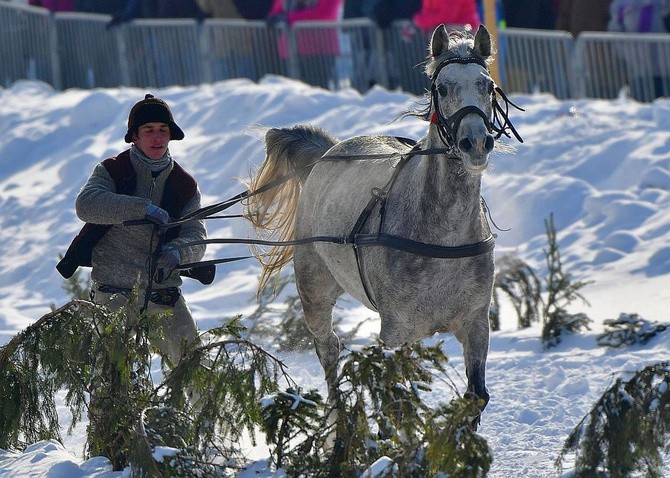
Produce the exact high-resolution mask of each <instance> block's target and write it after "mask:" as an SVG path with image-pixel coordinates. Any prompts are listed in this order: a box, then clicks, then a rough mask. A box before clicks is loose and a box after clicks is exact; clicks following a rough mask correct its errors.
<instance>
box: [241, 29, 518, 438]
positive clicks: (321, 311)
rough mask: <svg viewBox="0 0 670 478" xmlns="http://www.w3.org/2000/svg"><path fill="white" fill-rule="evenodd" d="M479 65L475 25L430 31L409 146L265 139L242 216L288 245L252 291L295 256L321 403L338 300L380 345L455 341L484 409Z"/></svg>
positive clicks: (487, 119) (304, 137)
mask: <svg viewBox="0 0 670 478" xmlns="http://www.w3.org/2000/svg"><path fill="white" fill-rule="evenodd" d="M490 57H491V38H490V36H489V32H488V31H487V30H486V28H484V27H483V26H482V27H480V28H479V29H478V31H477V33H476V35H475V36H474V38H473V37H472V36H471V35H468V34H458V33H451V34H449V33H448V32H447V30H446V29H445V28H444V26H442V25H441V26H439V27H438V28H437V29H436V30H435V31H434V32H433V34H432V38H431V40H430V45H429V55H428V59H427V62H426V67H425V71H426V74H427V75H428V76H429V77H430V78H431V83H432V84H431V90H430V92H428V94H427V98H428V99H429V100H430V101H429V103H428V105H427V106H426V109H425V110H424V111H422V112H419V113H416V114H417V116H421V117H423V118H425V119H426V120H427V121H429V122H430V124H429V127H428V134H427V135H426V136H425V137H424V138H422V139H421V140H420V141H418V143H416V144H413V142H412V141H410V140H405V139H402V138H395V137H387V136H360V137H355V138H351V139H348V140H346V141H342V142H339V141H338V140H337V139H335V138H333V137H332V136H331V135H329V134H328V133H326V132H324V131H322V130H320V129H318V128H316V127H312V126H309V125H299V126H295V127H292V128H273V129H270V130H269V131H268V132H267V133H266V136H265V146H266V154H267V156H266V159H265V162H264V163H263V164H262V166H261V168H260V169H259V172H258V174H257V175H256V176H255V177H254V178H253V179H252V182H251V190H259V189H260V190H261V191H263V192H262V193H259V194H256V195H252V196H251V198H250V199H249V204H248V217H249V218H250V220H251V221H252V222H253V224H254V226H255V227H256V228H257V230H259V232H260V230H264V231H266V234H267V235H266V237H273V238H275V239H278V240H281V241H296V242H297V243H298V244H297V245H295V246H294V247H285V246H277V247H274V248H272V249H271V250H269V252H266V254H264V255H260V254H259V255H258V257H259V259H260V260H261V262H262V264H263V266H264V267H263V275H262V277H261V289H262V287H264V285H265V284H266V283H267V281H268V279H269V278H270V277H271V276H272V275H273V274H275V273H277V272H278V271H279V270H280V269H281V267H282V266H283V265H285V264H286V263H288V262H289V261H290V260H291V259H293V263H294V270H295V278H296V285H297V289H298V293H299V295H300V299H301V301H302V306H303V308H304V313H305V321H306V323H307V327H308V328H309V330H310V332H311V333H312V334H313V335H314V339H315V344H316V352H317V354H318V356H319V359H320V361H321V365H322V366H323V369H324V371H325V373H326V379H327V382H328V384H329V393H330V394H331V398H333V394H334V393H335V392H336V390H335V385H334V382H335V378H336V375H337V361H338V358H339V353H340V343H339V340H338V337H337V336H336V334H335V333H334V331H333V327H332V309H333V306H334V304H335V301H336V299H337V298H338V297H339V296H340V295H342V294H343V293H344V292H345V291H346V292H348V293H349V294H351V295H352V296H353V297H355V298H356V299H358V300H359V301H360V302H362V303H363V304H365V305H366V306H367V307H370V308H371V309H374V310H377V311H378V312H379V315H380V316H381V332H380V339H381V340H382V341H383V342H385V343H386V344H387V345H389V346H398V345H401V344H403V343H411V342H413V341H416V340H420V339H422V338H425V337H429V336H431V335H433V334H435V333H437V332H450V333H453V334H454V335H455V336H456V338H457V339H458V340H459V342H460V343H461V344H462V346H463V352H464V357H465V368H466V375H467V379H468V392H467V395H468V396H472V397H473V398H479V399H480V400H481V402H480V403H481V405H482V410H483V407H484V406H486V403H487V402H488V400H489V394H488V392H487V389H486V385H485V368H486V358H487V354H488V347H489V317H488V315H489V304H490V302H491V292H492V287H493V277H494V264H493V236H492V234H491V231H490V229H489V225H488V222H487V220H486V217H485V210H484V207H483V204H482V200H481V196H480V188H481V174H482V172H483V171H484V170H486V168H487V166H488V164H489V153H490V152H491V150H492V149H493V147H494V143H495V139H496V138H495V137H494V136H493V134H492V133H494V132H500V131H501V129H500V128H496V127H495V125H494V124H493V123H492V120H491V118H492V117H493V116H494V110H495V109H496V107H497V106H498V104H497V103H496V101H495V94H496V91H499V89H497V90H496V87H495V84H494V81H493V80H492V79H491V76H490V75H489V71H488V64H489V62H490V61H491V59H490ZM503 97H504V96H503ZM501 111H502V110H501ZM503 116H504V118H505V120H507V117H506V115H505V114H504V113H503ZM494 122H495V121H494ZM506 124H507V125H508V126H509V127H511V125H509V123H506ZM505 126H506V125H503V128H502V129H503V132H504V133H505V134H507V133H506V132H505V131H504V129H505ZM515 134H516V133H515ZM498 136H500V135H498ZM305 238H308V239H306V240H305ZM293 244H295V242H294V243H293ZM343 244H344V245H343ZM477 422H478V417H476V419H475V426H476V423H477Z"/></svg>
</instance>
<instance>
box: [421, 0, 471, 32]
mask: <svg viewBox="0 0 670 478" xmlns="http://www.w3.org/2000/svg"><path fill="white" fill-rule="evenodd" d="M414 23H415V24H416V26H418V27H419V28H421V29H422V30H425V31H430V30H432V29H433V28H435V27H436V26H438V25H439V24H440V23H444V24H445V25H470V26H472V29H473V30H476V29H477V27H478V26H479V24H480V23H481V20H480V18H479V13H478V12H477V5H476V4H475V0H423V2H422V5H421V10H419V11H418V12H417V13H416V14H415V15H414Z"/></svg>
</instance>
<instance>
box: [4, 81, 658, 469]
mask: <svg viewBox="0 0 670 478" xmlns="http://www.w3.org/2000/svg"><path fill="white" fill-rule="evenodd" d="M147 92H151V93H153V94H155V95H156V96H159V97H162V98H164V99H166V100H167V102H168V103H169V104H170V105H171V106H172V109H173V112H174V115H175V119H176V121H177V123H178V124H179V125H180V126H181V127H182V129H183V130H184V131H185V133H186V139H185V140H184V141H175V142H173V143H171V147H170V150H171V152H172V154H173V157H174V158H175V159H176V160H177V161H179V162H180V163H181V164H183V165H184V166H185V167H186V168H187V169H188V170H190V171H192V172H193V173H194V174H195V176H196V177H197V178H198V180H199V183H200V188H201V190H202V192H203V204H205V205H207V204H212V203H215V202H218V201H221V200H223V199H226V198H228V197H231V196H233V195H235V194H237V193H238V192H240V191H241V190H242V189H243V187H242V186H241V184H240V183H239V181H238V178H244V177H248V174H249V172H250V171H251V170H252V169H254V168H255V167H256V166H257V165H258V164H260V162H261V161H262V159H263V150H262V142H261V138H262V132H263V128H264V127H272V126H289V125H294V124H296V123H305V122H308V123H313V124H317V125H319V126H321V127H324V128H325V129H327V130H329V131H330V132H332V133H333V134H335V135H336V136H338V137H340V138H342V139H344V138H347V137H350V136H354V135H359V134H392V135H400V136H406V137H411V138H415V139H418V138H420V137H422V136H423V135H424V134H425V132H426V128H427V125H426V124H425V123H423V122H422V121H420V120H418V119H417V118H412V117H409V118H403V119H398V117H399V116H400V115H401V113H403V112H404V111H405V110H407V109H411V108H413V107H414V106H415V105H416V102H417V101H418V100H419V98H417V97H414V96H411V95H408V94H405V93H401V92H390V91H386V90H384V89H380V88H375V89H373V90H371V91H370V92H369V93H367V94H366V95H364V96H362V95H360V94H359V93H357V92H356V91H353V90H345V91H340V92H329V91H324V90H321V89H317V88H312V87H309V86H306V85H304V84H302V83H299V82H295V81H292V80H288V79H284V78H279V77H266V78H265V79H263V80H262V81H261V83H260V84H254V83H252V82H249V81H246V80H232V81H226V82H220V83H216V84H213V85H204V86H199V87H172V88H165V89H161V90H154V91H145V90H141V89H134V88H132V89H131V88H121V89H97V90H85V91H82V90H68V91H65V92H55V91H53V90H52V89H50V87H48V86H47V85H45V84H42V83H39V82H21V83H17V84H15V85H13V86H12V87H10V88H7V89H1V88H0V132H1V133H2V134H1V135H0V270H2V274H0V344H5V343H7V342H8V341H9V340H10V339H11V338H12V336H13V335H14V334H16V333H17V332H19V331H20V330H22V329H23V328H25V327H26V326H28V325H30V324H31V323H32V322H34V321H35V320H36V319H37V318H39V317H40V316H42V315H43V314H45V313H47V312H48V311H49V310H50V306H51V305H56V306H59V305H62V304H64V303H65V302H66V301H67V300H68V297H67V294H66V293H65V292H64V290H63V289H62V285H63V280H62V278H61V277H60V276H59V275H58V273H57V272H56V270H55V264H56V262H57V260H58V254H62V253H64V251H65V249H66V248H67V245H68V244H69V241H70V240H71V239H72V237H73V236H74V234H75V233H76V232H77V231H78V230H79V228H80V226H81V223H80V221H79V220H78V219H77V217H76V216H75V214H74V198H75V196H76V194H77V192H78V190H79V188H81V186H82V185H83V184H84V182H85V181H86V179H87V177H88V175H89V174H90V172H91V171H92V169H93V167H94V165H95V164H96V163H97V162H99V161H101V160H102V159H104V158H106V157H108V156H111V155H115V154H116V153H118V152H120V151H122V150H123V149H125V147H126V144H125V143H124V142H123V135H124V134H125V131H126V121H127V114H128V111H129V109H130V107H131V106H132V105H133V104H134V103H135V101H137V100H139V99H141V98H143V97H144V94H145V93H147ZM512 100H513V101H515V102H516V103H517V104H519V105H520V106H521V107H523V108H524V109H525V110H526V111H525V112H519V111H513V112H512V113H511V119H512V121H513V123H514V124H515V126H516V127H517V129H518V131H519V132H520V134H521V136H522V137H523V138H524V143H523V144H518V143H512V142H511V141H508V140H506V142H509V143H510V144H511V145H513V146H516V148H517V152H516V154H508V153H504V154H503V153H497V154H495V155H494V158H493V162H492V163H493V165H492V167H491V168H490V170H489V171H488V172H487V173H486V174H485V176H484V178H483V195H484V197H485V199H486V201H487V203H488V205H489V207H490V209H491V214H492V216H493V218H494V220H495V222H496V223H497V224H498V225H499V226H501V228H511V230H510V231H509V232H499V236H498V239H497V243H496V254H497V256H498V257H501V256H502V255H504V254H514V255H516V256H517V257H519V258H521V259H523V260H525V261H527V262H528V263H529V264H531V265H532V266H533V267H534V268H535V269H536V270H537V271H538V273H539V275H541V276H543V275H544V272H545V271H546V267H545V263H544V253H543V249H544V248H545V247H546V235H545V227H544V220H545V219H547V218H548V217H549V215H550V214H551V213H553V215H554V219H555V225H556V230H557V232H558V239H559V246H560V251H561V254H562V257H563V259H564V267H565V269H566V270H568V271H570V272H571V273H572V274H573V277H574V279H579V280H593V281H595V282H594V283H593V284H591V285H589V286H588V287H587V288H585V289H583V290H582V292H583V295H584V296H585V298H586V299H587V300H588V301H589V302H590V306H588V305H586V304H582V303H577V304H575V308H574V310H572V312H585V313H586V314H588V315H589V317H591V318H592V319H593V323H592V330H591V331H590V332H588V333H583V334H579V335H575V336H570V337H567V338H565V339H564V340H563V342H562V343H561V345H560V346H559V347H557V348H555V349H552V350H550V351H544V350H543V348H542V343H541V341H540V332H541V328H540V326H539V325H537V326H534V327H532V328H530V329H526V330H523V331H518V330H517V328H516V317H515V316H514V315H513V314H512V313H511V311H504V312H505V313H506V315H504V316H503V330H502V331H501V332H496V333H494V334H492V338H491V351H490V355H489V362H488V364H487V367H488V372H487V385H488V387H489V391H490V394H491V401H490V403H489V405H488V407H487V408H486V411H485V412H484V414H483V417H482V424H481V427H480V433H481V434H482V435H483V436H484V437H485V438H486V440H487V441H488V443H489V445H490V447H491V449H492V451H493V454H494V463H493V469H492V471H491V473H490V474H489V476H490V477H493V478H510V477H526V478H534V477H536V478H539V477H553V476H557V471H556V469H555V468H554V466H553V462H554V460H555V459H556V457H557V455H558V453H559V451H560V449H561V447H562V445H563V442H564V440H565V438H566V437H567V436H568V434H569V432H570V431H571V430H572V428H573V427H574V426H575V424H577V423H578V422H579V421H580V420H581V419H582V417H583V416H584V415H585V414H586V413H587V412H588V411H589V410H590V408H591V406H592V404H593V403H594V401H595V400H596V399H597V398H598V397H599V396H600V395H601V394H602V392H603V391H604V390H605V389H606V388H607V387H609V386H610V385H612V384H613V382H614V380H615V379H616V378H617V377H619V376H621V375H622V374H624V373H626V372H630V371H635V370H638V369H640V368H642V367H643V366H644V365H646V364H651V363H656V362H659V361H661V360H668V359H669V358H670V354H669V353H668V352H669V351H670V333H667V332H666V333H665V334H664V335H661V336H659V337H657V338H655V339H653V340H652V341H651V342H650V343H649V344H648V345H647V346H645V347H639V346H634V347H628V348H623V349H614V350H611V349H605V348H603V347H598V346H597V345H596V341H595V338H596V336H597V334H598V333H599V332H600V331H602V329H603V325H602V321H603V320H604V319H608V318H616V317H618V316H619V314H620V313H622V312H626V313H638V314H640V315H641V316H642V317H644V318H646V319H648V320H652V321H660V322H670V312H669V310H670V214H669V213H668V210H669V209H670V101H669V100H658V101H656V102H654V103H653V104H640V103H636V102H634V101H631V100H629V99H626V98H625V97H622V98H619V99H616V100H612V101H596V100H575V101H559V100H556V99H555V98H553V97H551V96H548V95H512ZM360 194H368V192H367V191H360ZM208 231H209V235H210V237H252V234H253V233H252V232H251V231H250V230H249V228H248V226H247V225H246V224H245V223H244V222H242V221H241V220H239V219H235V220H221V221H210V222H208ZM246 253H247V251H246V250H245V248H244V247H243V246H235V247H231V246H225V247H224V246H220V247H219V246H217V247H210V248H209V249H208V254H207V257H208V258H215V257H227V256H236V255H246ZM258 274H259V267H258V265H257V263H255V262H254V261H243V262H237V263H232V264H227V265H222V266H218V269H217V279H216V281H215V282H214V284H212V285H210V286H207V287H203V286H201V285H200V284H197V283H193V282H188V283H186V284H185V286H184V293H185V296H186V299H187V302H188V303H189V305H190V306H191V308H192V310H193V313H194V316H195V318H196V320H197V322H198V325H199V327H200V328H201V329H202V330H205V329H208V328H211V327H214V326H217V325H220V324H221V322H222V321H224V320H226V319H228V318H229V317H232V316H234V315H236V314H249V313H251V312H252V311H253V310H254V309H255V308H256V304H255V302H254V293H255V287H256V284H257V277H258ZM338 314H339V315H341V316H343V317H344V324H345V327H352V328H353V327H354V325H355V324H356V323H357V322H359V321H362V320H364V319H366V318H368V317H373V318H374V319H373V320H372V321H369V322H366V324H365V325H364V327H363V328H361V330H360V331H359V336H358V337H357V343H358V344H366V343H370V344H371V343H372V342H373V340H374V337H375V335H376V334H377V332H378V327H379V321H378V319H377V318H376V316H375V314H374V313H372V312H370V311H367V310H366V309H364V308H362V307H361V306H360V305H359V304H357V303H356V302H354V301H353V300H352V299H349V300H346V298H345V300H343V301H341V303H340V304H339V308H338ZM438 339H444V340H445V350H446V352H447V354H448V355H449V357H450V363H451V364H452V365H453V366H454V368H455V370H454V379H455V381H456V383H457V384H459V386H460V388H461V391H463V390H464V389H465V383H464V380H465V379H464V377H465V370H464V367H463V360H462V356H461V350H460V346H459V345H458V343H457V342H456V341H455V339H453V338H452V337H449V336H440V337H435V338H433V339H430V343H434V341H436V340H438ZM281 358H282V359H283V360H284V361H285V362H286V363H287V364H288V366H289V373H290V374H291V375H292V376H293V377H294V378H295V379H296V381H297V382H298V383H299V384H300V385H301V386H302V387H303V388H304V389H309V388H314V387H317V388H320V389H322V390H324V389H325V386H324V382H323V378H322V372H321V369H320V366H319V364H318V361H317V359H316V355H315V354H314V353H313V352H312V351H307V352H304V353H292V354H285V355H284V356H281ZM456 374H458V376H457V375H456ZM438 392H439V390H438ZM445 393H446V392H445ZM449 393H450V392H449ZM448 398H449V397H448V396H445V399H448ZM62 411H63V413H62V419H63V423H62V425H63V431H64V444H63V445H61V444H58V443H55V442H40V443H36V444H34V445H32V446H30V447H29V448H28V449H26V450H18V451H11V452H10V451H4V452H3V451H0V476H2V477H45V478H46V477H50V478H79V477H81V478H84V477H108V478H111V477H120V476H127V475H128V474H129V472H128V471H126V472H117V473H112V472H110V468H109V467H108V466H107V465H106V462H105V460H104V459H102V458H94V459H91V460H88V461H85V462H84V460H83V459H82V450H83V446H84V441H85V427H86V422H85V421H84V423H82V424H80V425H79V426H78V427H77V428H76V429H75V431H74V433H73V434H72V435H70V436H65V430H66V429H67V426H68V423H69V421H68V420H69V419H68V414H67V409H66V408H65V407H64V406H63V408H62ZM260 442H261V443H262V442H263V440H260ZM249 452H250V456H251V460H252V466H251V467H250V469H249V470H248V471H246V472H242V473H240V475H239V476H240V477H242V478H249V477H252V476H255V477H260V478H263V477H266V478H268V477H278V476H281V474H279V473H272V472H270V471H268V469H267V467H266V463H265V458H267V456H268V453H267V449H265V448H264V447H263V446H259V447H257V448H256V449H254V450H250V451H249ZM666 471H667V472H668V476H670V458H669V459H668V463H667V466H666Z"/></svg>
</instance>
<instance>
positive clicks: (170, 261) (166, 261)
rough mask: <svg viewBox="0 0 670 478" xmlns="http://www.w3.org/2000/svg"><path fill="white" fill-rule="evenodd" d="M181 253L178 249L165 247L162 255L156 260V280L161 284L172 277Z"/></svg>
mask: <svg viewBox="0 0 670 478" xmlns="http://www.w3.org/2000/svg"><path fill="white" fill-rule="evenodd" d="M179 261H181V255H180V254H179V251H178V250H177V249H163V250H162V251H161V255H160V256H158V260H157V261H156V271H155V272H154V282H156V283H157V284H160V283H161V282H163V281H164V280H165V279H167V278H168V277H170V274H172V271H173V270H174V268H175V267H177V266H178V265H179Z"/></svg>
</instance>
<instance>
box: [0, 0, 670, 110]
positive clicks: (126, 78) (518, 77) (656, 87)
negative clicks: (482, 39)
mask: <svg viewBox="0 0 670 478" xmlns="http://www.w3.org/2000/svg"><path fill="white" fill-rule="evenodd" d="M110 20H111V17H109V16H107V15H96V14H88V13H76V12H68V13H65V12H62V13H56V14H51V13H50V12H49V11H48V10H46V9H42V8H37V7H30V6H26V5H20V4H15V3H7V2H0V85H4V86H6V87H7V86H9V85H11V84H12V83H13V82H14V81H17V80H20V79H37V80H43V81H45V82H47V83H50V84H51V85H53V87H54V88H55V89H58V90H61V89H66V88H72V87H76V88H94V87H116V86H136V87H164V86H168V85H173V84H177V85H194V84H199V83H207V82H212V81H219V80H224V79H229V78H238V77H247V78H251V79H252V80H254V81H257V80H259V79H260V78H262V77H263V76H264V75H267V74H279V75H285V76H289V77H293V78H297V79H300V80H302V81H305V82H306V83H310V84H313V85H320V86H323V87H325V88H330V89H339V88H346V87H354V88H356V89H358V90H359V91H361V92H365V91H367V90H368V89H369V88H370V87H371V86H372V85H373V84H380V85H383V86H385V87H387V88H390V89H394V88H402V89H403V90H405V91H408V92H411V93H414V94H417V95H418V94H422V93H423V92H424V91H425V89H426V88H427V87H428V79H427V77H426V76H425V74H424V73H423V68H422V64H423V62H424V60H425V56H426V45H427V44H428V41H429V35H428V34H426V33H425V32H423V31H421V30H419V29H417V28H416V27H414V26H413V25H412V23H411V22H407V21H404V22H403V21H401V22H395V23H394V24H393V25H391V26H390V27H389V28H388V29H384V30H381V29H379V28H377V27H376V26H375V25H374V23H372V22H371V21H369V20H368V19H351V20H344V21H339V22H301V23H297V24H295V25H294V26H293V27H292V28H291V29H289V30H286V29H281V28H280V29H272V28H268V27H267V25H266V24H265V22H263V21H245V20H223V19H207V20H205V21H202V22H197V21H196V20H192V19H152V20H134V21H132V22H129V23H125V24H122V25H118V26H115V27H112V28H109V27H108V23H109V21H110ZM496 43H497V50H498V53H497V56H496V61H497V62H498V64H499V71H500V82H501V86H502V87H503V88H504V89H505V90H506V91H507V92H508V93H514V92H518V93H533V92H548V93H552V94H553V95H555V96H556V97H557V98H560V99H564V98H581V97H593V98H614V97H616V96H617V95H618V94H619V93H620V91H621V89H622V88H627V89H628V90H629V92H630V95H631V96H632V97H633V98H635V99H638V100H640V101H651V100H653V99H654V98H656V97H658V96H670V35H668V34H625V33H605V32H590V33H588V32H587V33H583V34H581V35H580V36H579V37H578V38H577V39H575V38H573V37H572V36H571V35H570V34H569V33H568V32H560V31H547V30H525V29H513V28H509V29H504V30H500V31H499V32H498V37H497V42H496Z"/></svg>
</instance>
